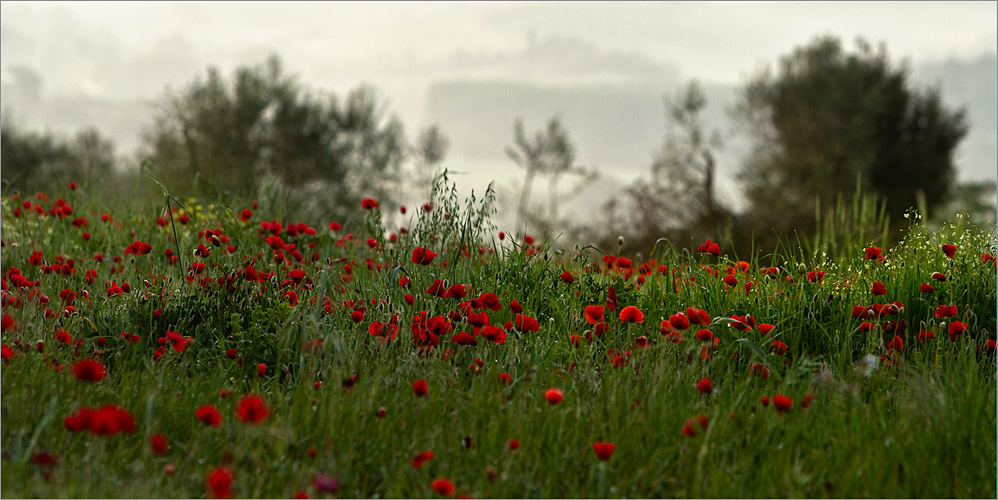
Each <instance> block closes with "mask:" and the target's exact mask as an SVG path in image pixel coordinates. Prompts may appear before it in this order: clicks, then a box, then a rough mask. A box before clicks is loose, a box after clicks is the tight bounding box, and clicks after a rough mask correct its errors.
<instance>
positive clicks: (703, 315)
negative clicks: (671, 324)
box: [686, 307, 710, 326]
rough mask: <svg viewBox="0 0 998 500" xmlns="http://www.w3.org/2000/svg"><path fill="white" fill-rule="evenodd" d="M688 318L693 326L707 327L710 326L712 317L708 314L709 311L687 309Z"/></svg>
mask: <svg viewBox="0 0 998 500" xmlns="http://www.w3.org/2000/svg"><path fill="white" fill-rule="evenodd" d="M686 316H687V317H688V318H689V321H690V324H691V325H700V326H707V325H709V324H710V316H709V315H708V314H707V311H704V310H702V309H697V308H695V307H687V308H686Z"/></svg>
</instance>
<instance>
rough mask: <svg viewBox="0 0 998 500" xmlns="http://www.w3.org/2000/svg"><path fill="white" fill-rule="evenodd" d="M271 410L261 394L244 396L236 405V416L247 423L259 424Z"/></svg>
mask: <svg viewBox="0 0 998 500" xmlns="http://www.w3.org/2000/svg"><path fill="white" fill-rule="evenodd" d="M268 413H269V410H268V409H267V405H266V404H264V402H263V398H261V397H260V396H255V395H250V396H243V397H242V398H240V399H239V404H238V405H237V406H236V418H238V419H239V421H240V422H243V423H247V424H259V423H260V422H263V421H264V420H265V419H266V418H267V414H268Z"/></svg>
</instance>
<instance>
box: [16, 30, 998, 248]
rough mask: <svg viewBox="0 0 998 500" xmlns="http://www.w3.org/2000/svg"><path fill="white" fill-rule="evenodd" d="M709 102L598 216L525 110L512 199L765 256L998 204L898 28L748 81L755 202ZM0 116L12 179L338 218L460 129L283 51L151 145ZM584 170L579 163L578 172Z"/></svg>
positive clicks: (421, 166) (683, 109) (989, 213)
mask: <svg viewBox="0 0 998 500" xmlns="http://www.w3.org/2000/svg"><path fill="white" fill-rule="evenodd" d="M706 105H707V99H706V95H705V93H704V92H703V90H702V88H701V86H700V85H699V84H698V83H697V82H696V81H692V82H690V83H689V84H688V85H687V86H685V87H684V88H683V89H680V90H679V91H677V92H676V94H675V95H672V96H667V98H666V117H667V124H668V125H667V130H666V131H665V134H664V141H663V144H662V147H661V150H660V151H659V153H658V154H657V155H656V157H655V159H654V161H653V163H652V164H651V166H650V169H649V172H648V175H646V176H642V177H640V178H639V179H638V180H636V181H635V182H634V183H632V184H631V185H629V186H627V187H626V189H625V190H624V191H623V192H622V193H621V194H619V195H617V196H616V197H614V198H613V199H611V201H610V202H609V203H607V205H606V206H605V207H603V208H604V209H603V210H602V211H601V213H602V216H601V217H599V218H598V220H590V221H580V220H574V219H572V218H571V217H567V216H566V215H565V214H564V213H562V212H560V211H559V206H563V205H564V203H565V202H567V201H568V200H570V199H571V198H574V197H575V196H578V195H579V194H580V193H581V192H582V190H583V189H584V188H585V187H586V186H588V185H589V184H591V183H592V182H593V181H594V180H595V179H596V177H597V172H596V171H595V170H594V169H592V168H583V167H581V166H578V165H576V164H575V151H576V147H575V145H574V144H573V143H572V141H571V139H570V136H569V131H568V130H567V129H566V128H565V127H564V126H563V125H562V123H561V121H560V120H559V119H558V118H557V117H556V118H552V119H551V121H550V122H549V123H548V126H547V128H546V129H544V130H540V131H537V132H535V133H530V132H528V131H526V130H524V127H523V124H522V122H521V121H520V120H516V122H515V123H514V124H513V133H512V138H511V143H510V146H508V147H507V151H506V152H507V155H508V156H509V158H510V159H511V161H513V162H514V163H516V164H517V165H518V166H519V167H521V168H522V169H523V170H524V179H523V182H522V183H521V184H519V185H517V186H515V187H516V190H517V191H518V193H517V194H516V195H515V196H511V197H510V200H509V201H508V202H507V205H508V206H506V207H504V208H505V209H506V210H509V211H511V212H515V214H516V220H517V222H516V227H517V228H518V229H519V232H521V233H532V234H535V235H539V236H550V235H558V234H562V235H564V236H562V238H563V241H561V243H562V244H566V243H568V244H571V243H575V242H580V243H583V244H589V243H592V244H595V245H597V246H599V247H601V248H604V249H606V250H612V251H615V252H624V253H637V252H644V253H646V254H647V253H648V252H650V251H651V250H652V249H653V248H654V247H655V245H656V242H657V241H659V240H660V239H662V238H666V239H669V240H671V241H673V242H676V243H683V244H685V243H688V242H690V241H701V240H704V239H707V238H710V239H713V240H715V241H720V242H722V243H723V244H726V245H730V246H732V247H733V248H734V249H735V250H736V251H737V252H739V253H740V254H743V255H745V256H748V254H749V253H750V252H765V251H767V249H772V248H775V246H776V245H778V244H779V240H780V238H784V239H786V238H788V237H792V236H791V235H792V234H793V232H794V231H796V232H797V234H798V235H799V236H800V237H805V238H812V237H814V235H817V234H823V235H824V236H823V237H824V239H825V241H824V244H826V245H827V244H834V242H833V241H830V239H832V240H833V239H834V234H836V232H837V231H845V230H846V229H847V228H846V227H845V226H849V225H864V226H868V227H866V229H865V230H866V231H867V232H869V234H870V235H871V238H873V237H875V236H873V235H887V237H890V235H897V233H898V230H899V229H900V228H902V227H904V226H905V225H906V224H907V223H908V220H907V219H906V218H905V213H906V212H907V211H908V210H909V209H911V208H913V207H914V208H918V209H919V210H920V211H922V212H928V213H929V214H935V213H947V212H948V211H952V210H955V209H956V208H965V209H967V210H968V211H969V212H970V213H971V217H972V218H974V219H975V220H976V221H978V222H980V221H983V220H985V219H987V220H991V221H993V220H994V208H993V207H992V206H989V205H988V204H987V203H985V202H984V201H983V198H985V197H986V196H987V194H988V192H989V190H990V192H993V190H994V188H993V184H990V185H989V184H987V183H983V184H982V183H978V184H966V185H962V186H957V185H956V182H955V178H956V172H955V168H954V165H953V156H954V152H955V151H956V148H957V146H958V145H959V144H960V141H961V140H962V139H963V138H964V137H965V135H966V134H967V131H968V125H967V120H966V118H965V111H964V110H952V109H947V108H946V107H945V106H944V105H943V104H942V103H941V100H940V96H939V89H938V88H927V89H925V88H914V87H913V86H912V85H911V84H910V82H909V72H908V69H907V67H906V66H905V65H904V64H894V63H892V62H891V61H890V59H889V57H888V55H887V52H886V49H885V48H884V47H883V46H881V47H880V48H879V49H877V50H874V49H873V48H872V47H871V46H870V45H869V44H867V43H865V42H863V41H861V40H860V41H858V42H857V44H856V48H855V50H854V51H853V52H847V51H845V50H843V48H842V45H841V43H840V41H839V40H837V39H835V38H831V37H820V38H816V39H814V40H813V41H811V42H810V43H809V44H807V45H804V46H802V47H799V48H797V49H796V50H794V51H793V52H792V53H791V54H788V55H786V56H784V57H782V58H781V59H780V61H779V63H778V64H777V66H776V68H775V70H773V69H770V68H767V69H765V70H763V71H761V72H759V73H758V74H757V75H755V77H754V78H752V79H751V80H750V82H749V83H748V84H747V85H746V86H745V87H744V88H743V89H742V91H741V93H740V95H739V99H738V104H737V106H736V109H734V110H733V116H735V117H736V119H737V122H738V123H739V125H740V126H741V128H742V131H743V132H744V133H745V134H747V136H748V137H750V138H751V141H752V149H751V152H750V154H749V155H748V156H747V158H746V159H745V162H744V164H743V165H742V166H741V170H740V174H739V181H740V182H741V185H742V186H743V188H744V190H745V191H744V193H745V195H746V198H747V199H748V202H749V205H748V208H747V210H746V211H744V212H743V213H739V214H735V213H733V211H732V210H731V209H730V208H729V207H726V206H725V205H724V204H723V203H721V202H719V201H718V200H717V197H716V196H715V179H716V164H715V163H716V161H715V158H716V155H717V152H718V151H719V150H720V148H722V147H723V141H722V138H721V136H720V134H719V133H717V132H716V131H714V130H713V129H712V128H711V127H710V124H708V123H705V121H704V119H703V110H704V108H705V107H706ZM469 118H471V117H469ZM0 132H2V155H0V158H2V177H3V189H4V194H5V195H6V194H8V193H12V192H26V193H33V192H35V191H43V190H47V189H50V188H51V187H52V186H54V185H66V184H68V182H70V181H77V182H82V183H86V184H88V185H89V186H91V188H92V189H97V190H100V191H102V192H105V193H108V194H109V195H110V194H112V193H113V195H114V196H116V197H117V198H118V199H119V200H120V201H122V202H129V201H130V200H132V199H135V200H137V199H146V198H148V197H149V196H150V195H155V194H159V193H161V191H160V188H159V187H158V186H157V185H156V184H155V183H153V182H151V181H150V180H149V178H152V179H156V180H157V181H158V182H159V183H161V184H162V185H163V186H164V187H166V188H167V189H169V191H170V192H171V194H173V195H174V196H178V197H182V196H190V195H199V196H206V197H210V198H231V197H237V198H243V199H245V198H254V199H256V198H261V197H264V196H266V195H267V193H272V192H278V191H279V192H281V193H283V194H284V195H285V196H284V199H285V201H286V202H288V203H290V204H291V205H292V206H294V207H296V208H298V209H300V210H301V211H302V212H303V214H313V215H315V216H316V217H318V216H319V214H321V216H322V217H324V218H327V219H328V218H329V217H337V216H339V215H340V214H345V213H347V209H348V208H353V207H355V206H356V205H357V203H359V201H360V199H361V198H363V197H367V196H373V197H376V198H378V199H379V200H382V205H383V206H389V207H390V206H393V205H394V204H397V203H399V202H401V201H402V200H403V199H404V198H405V197H406V196H412V195H415V194H417V193H418V195H419V196H421V197H424V198H425V197H428V196H429V189H430V186H431V184H432V179H433V178H434V176H435V175H436V174H438V173H439V172H440V170H441V168H442V165H443V164H444V163H445V158H446V152H447V147H448V140H447V138H446V136H445V135H444V131H441V130H439V129H438V128H437V127H431V128H428V129H425V130H422V131H420V132H419V133H417V134H416V137H415V138H414V140H412V141H410V140H409V139H408V138H407V137H406V133H405V129H404V127H403V124H402V123H401V121H400V120H399V119H398V118H397V117H396V116H394V115H389V114H388V113H387V110H385V109H383V107H382V106H380V105H379V103H378V102H377V99H376V94H375V93H374V91H373V89H371V88H368V87H359V88H357V89H355V90H353V91H351V92H349V93H348V94H347V95H346V96H345V97H343V98H341V97H339V96H336V95H334V94H330V93H327V92H317V91H314V90H312V89H309V88H308V87H306V86H305V85H304V84H302V83H301V82H300V81H299V80H298V78H297V77H294V76H288V75H286V74H285V73H284V71H283V68H282V65H281V61H280V59H279V58H278V57H277V56H271V57H270V58H269V59H268V60H267V61H266V62H264V63H263V64H260V65H257V66H251V67H241V68H239V69H237V70H236V71H235V73H234V74H233V76H232V77H231V78H230V79H228V80H226V79H225V78H223V77H222V76H221V75H220V74H219V72H218V70H217V69H215V68H210V69H209V70H208V72H207V75H206V77H205V78H198V79H196V80H194V81H193V82H191V83H190V84H188V85H187V86H186V87H184V88H183V89H181V90H180V91H177V92H167V93H165V94H164V95H163V96H162V98H161V99H160V100H159V102H158V106H157V113H156V116H155V119H154V121H153V123H152V124H151V125H150V126H149V127H148V128H147V129H146V130H145V131H144V132H143V136H142V148H141V151H140V154H139V157H138V158H137V159H122V158H118V157H116V155H115V152H114V146H113V144H112V143H111V142H110V141H109V140H107V139H105V138H103V137H101V135H100V134H99V133H98V132H97V131H96V130H92V129H91V130H85V131H82V132H80V133H79V134H78V135H77V136H76V137H74V138H73V139H72V140H65V139H57V138H55V137H53V136H52V135H50V134H39V133H34V132H29V131H25V130H21V129H20V128H19V127H18V126H17V124H16V123H13V122H12V120H10V119H8V117H7V116H6V115H5V116H4V119H3V123H2V126H0ZM568 179H575V180H574V182H571V183H569V184H570V185H569V187H568V189H567V190H564V189H562V188H561V186H562V185H563V184H561V183H562V182H563V181H567V180H568ZM535 181H537V182H543V181H546V188H547V190H546V193H541V194H538V193H540V190H539V189H538V191H537V192H535V190H534V184H535ZM545 194H546V196H544V195H545ZM541 198H543V199H544V201H543V202H538V201H537V200H540V199H541ZM954 201H958V202H959V203H958V204H956V205H954V204H953V202H954ZM846 209H848V210H846ZM846 212H848V213H846ZM948 215H951V214H948ZM822 221H824V222H822ZM835 221H837V222H835ZM847 222H848V224H847ZM829 224H832V226H834V227H831V226H829ZM836 224H837V225H836ZM620 236H623V237H624V238H623V240H622V243H621V240H620V239H619V237H620ZM876 237H882V236H876ZM618 243H619V244H618Z"/></svg>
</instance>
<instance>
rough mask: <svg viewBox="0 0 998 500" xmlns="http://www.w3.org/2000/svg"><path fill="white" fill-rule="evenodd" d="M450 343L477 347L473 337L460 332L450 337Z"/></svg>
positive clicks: (476, 341)
mask: <svg viewBox="0 0 998 500" xmlns="http://www.w3.org/2000/svg"><path fill="white" fill-rule="evenodd" d="M450 341H451V343H453V344H460V345H478V340H476V339H475V337H474V336H472V335H471V334H468V333H465V332H460V333H458V334H456V335H454V336H453V337H451V339H450Z"/></svg>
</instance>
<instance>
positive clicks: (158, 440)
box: [149, 433, 167, 456]
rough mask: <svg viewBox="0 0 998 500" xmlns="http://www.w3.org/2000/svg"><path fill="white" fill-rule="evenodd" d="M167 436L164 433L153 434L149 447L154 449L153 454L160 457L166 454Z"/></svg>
mask: <svg viewBox="0 0 998 500" xmlns="http://www.w3.org/2000/svg"><path fill="white" fill-rule="evenodd" d="M166 446H167V442H166V436H164V435H163V434H162V433H158V434H153V436H152V437H151V438H150V439H149V447H150V448H152V452H153V453H155V454H156V455H158V456H163V455H164V454H166Z"/></svg>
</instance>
